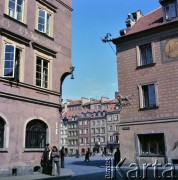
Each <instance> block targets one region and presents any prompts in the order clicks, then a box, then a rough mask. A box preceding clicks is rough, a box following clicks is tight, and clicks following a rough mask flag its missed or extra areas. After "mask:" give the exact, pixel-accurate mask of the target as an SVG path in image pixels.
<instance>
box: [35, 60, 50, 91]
mask: <svg viewBox="0 0 178 180" xmlns="http://www.w3.org/2000/svg"><path fill="white" fill-rule="evenodd" d="M37 59H39V60H41V72H40V74H41V78H40V80H41V84H40V85H37V83H36V86H38V87H41V88H45V89H48V87H49V61H48V60H46V59H44V58H42V57H37ZM37 59H36V62H37ZM45 62H47V87H46V85H45V83H44V82H45V80H44V68H45V67H44V63H45ZM36 67H37V63H36ZM36 73H37V68H36ZM36 80H37V76H36Z"/></svg>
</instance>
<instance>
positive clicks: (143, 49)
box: [140, 44, 153, 65]
mask: <svg viewBox="0 0 178 180" xmlns="http://www.w3.org/2000/svg"><path fill="white" fill-rule="evenodd" d="M151 63H153V59H152V50H151V44H147V45H143V46H140V65H148V64H151Z"/></svg>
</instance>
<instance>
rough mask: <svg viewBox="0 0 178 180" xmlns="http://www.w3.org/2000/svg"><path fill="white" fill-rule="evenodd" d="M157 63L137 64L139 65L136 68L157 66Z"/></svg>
mask: <svg viewBox="0 0 178 180" xmlns="http://www.w3.org/2000/svg"><path fill="white" fill-rule="evenodd" d="M155 64H156V63H152V64H147V65H142V66H137V67H136V70H138V69H144V68H150V67H153V66H155Z"/></svg>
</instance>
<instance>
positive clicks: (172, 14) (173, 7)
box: [169, 4, 176, 18]
mask: <svg viewBox="0 0 178 180" xmlns="http://www.w3.org/2000/svg"><path fill="white" fill-rule="evenodd" d="M169 15H170V18H174V17H176V5H175V4H170V5H169Z"/></svg>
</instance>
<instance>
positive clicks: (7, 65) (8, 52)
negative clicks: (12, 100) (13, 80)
mask: <svg viewBox="0 0 178 180" xmlns="http://www.w3.org/2000/svg"><path fill="white" fill-rule="evenodd" d="M14 50H15V47H14V46H13V45H6V46H5V59H4V76H9V77H12V76H14V62H15V54H14V53H15V52H14Z"/></svg>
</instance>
